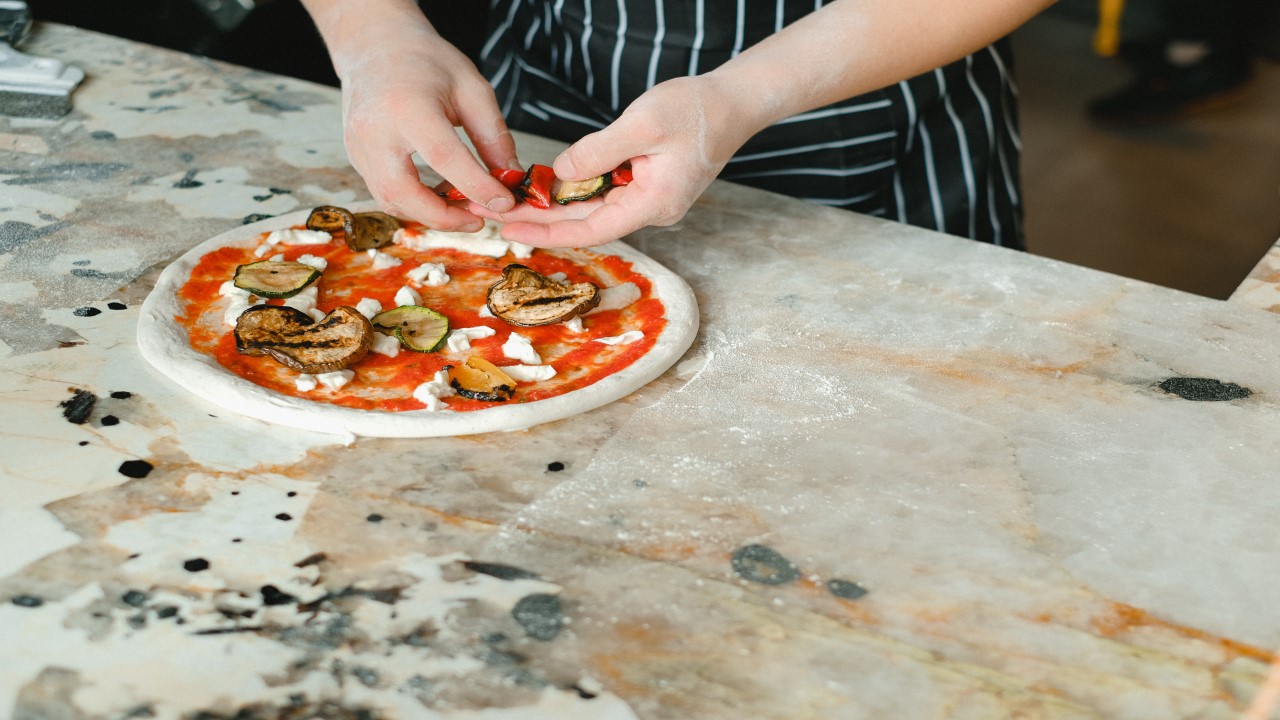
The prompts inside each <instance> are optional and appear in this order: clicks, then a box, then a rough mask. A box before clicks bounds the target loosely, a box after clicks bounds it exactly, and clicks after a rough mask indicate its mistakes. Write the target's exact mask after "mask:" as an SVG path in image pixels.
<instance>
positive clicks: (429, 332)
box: [370, 305, 449, 353]
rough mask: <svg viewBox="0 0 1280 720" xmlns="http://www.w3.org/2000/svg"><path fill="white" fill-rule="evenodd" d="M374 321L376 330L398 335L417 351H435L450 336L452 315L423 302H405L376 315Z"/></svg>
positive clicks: (405, 345)
mask: <svg viewBox="0 0 1280 720" xmlns="http://www.w3.org/2000/svg"><path fill="white" fill-rule="evenodd" d="M370 322H371V323H373V329H374V330H377V331H378V332H380V333H383V334H384V335H395V336H396V337H397V338H398V339H399V340H400V344H401V345H403V346H404V347H406V348H408V349H410V350H413V351H415V352H421V353H429V352H435V351H436V350H439V349H440V348H441V347H442V346H443V345H444V341H445V338H447V337H449V318H447V317H445V316H443V315H441V314H440V313H438V312H436V311H435V310H432V309H431V308H427V307H422V306H421V305H401V306H400V307H398V308H393V309H391V310H387V311H386V312H380V313H378V314H377V315H374V316H373V318H372V319H371V320H370Z"/></svg>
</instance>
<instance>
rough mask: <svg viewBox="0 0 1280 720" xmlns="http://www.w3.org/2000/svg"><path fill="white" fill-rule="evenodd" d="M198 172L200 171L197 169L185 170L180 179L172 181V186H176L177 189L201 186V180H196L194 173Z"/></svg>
mask: <svg viewBox="0 0 1280 720" xmlns="http://www.w3.org/2000/svg"><path fill="white" fill-rule="evenodd" d="M198 172H200V171H199V170H188V171H187V172H186V173H185V174H184V175H183V176H182V179H181V180H179V181H178V182H176V183H174V184H173V187H174V188H176V189H178V190H189V189H191V188H198V187H201V186H203V185H204V183H202V182H200V181H199V180H197V179H196V173H198Z"/></svg>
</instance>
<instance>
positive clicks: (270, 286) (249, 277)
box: [231, 260, 320, 298]
mask: <svg viewBox="0 0 1280 720" xmlns="http://www.w3.org/2000/svg"><path fill="white" fill-rule="evenodd" d="M318 279H320V271H319V270H317V269H315V268H314V267H311V266H310V265H304V264H302V263H300V262H282V261H279V260H263V261H261V262H255V263H249V264H247V265H240V266H239V267H237V268H236V274H235V277H234V278H233V279H232V281H231V284H232V285H235V286H236V287H238V288H240V289H241V290H248V291H249V292H251V293H253V294H254V295H257V296H258V297H265V298H291V297H293V296H294V295H297V294H298V293H300V292H302V290H303V289H304V288H306V287H307V286H308V285H310V284H311V283H313V282H315V281H316V280H318Z"/></svg>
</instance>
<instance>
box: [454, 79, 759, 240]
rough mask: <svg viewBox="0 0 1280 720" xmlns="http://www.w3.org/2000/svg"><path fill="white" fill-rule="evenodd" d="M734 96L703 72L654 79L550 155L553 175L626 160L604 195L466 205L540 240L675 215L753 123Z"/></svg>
mask: <svg viewBox="0 0 1280 720" xmlns="http://www.w3.org/2000/svg"><path fill="white" fill-rule="evenodd" d="M734 107H735V103H734V102H732V101H731V100H730V98H729V96H728V94H727V93H725V92H723V91H722V89H721V88H720V87H719V85H718V83H717V81H716V80H714V79H712V78H711V77H708V76H702V77H688V78H676V79H674V80H669V81H667V82H664V83H661V84H659V85H656V86H654V87H653V88H652V89H650V90H649V91H648V92H646V93H644V94H643V95H641V96H640V97H639V98H637V99H636V101H635V102H634V103H632V104H631V105H630V106H629V107H628V108H627V109H626V111H624V112H623V113H622V115H621V116H620V117H619V118H618V119H617V120H616V121H614V122H613V123H612V124H610V125H609V126H608V127H606V128H604V129H603V130H600V131H597V132H594V133H592V134H590V135H587V136H586V137H584V138H582V139H581V140H579V141H578V142H576V143H574V144H573V145H571V146H570V147H569V148H568V149H566V150H565V151H564V152H563V153H561V155H560V156H559V157H558V158H556V161H555V164H554V165H553V167H554V168H555V171H556V175H557V176H558V177H560V178H562V179H565V180H585V179H588V178H591V177H594V176H597V175H603V174H607V173H609V172H610V171H612V170H613V169H614V168H616V167H618V166H619V165H622V164H623V163H625V162H630V163H631V168H632V173H633V178H634V179H633V180H632V182H631V184H630V185H627V186H625V187H618V188H613V189H611V190H609V191H608V192H606V193H605V194H604V196H603V198H602V199H592V200H588V201H586V202H577V203H569V204H568V205H563V206H555V207H552V208H550V209H539V208H535V207H531V206H528V205H522V204H519V203H517V206H516V207H515V208H514V209H513V210H511V211H508V212H505V213H494V212H492V211H488V210H487V209H486V208H484V207H483V206H480V205H477V204H475V203H472V204H471V207H470V209H471V211H472V212H474V213H475V214H477V215H484V216H486V217H490V218H493V219H495V220H498V221H500V222H503V223H505V226H504V227H503V230H502V236H503V237H504V238H506V239H508V240H513V241H515V242H520V243H524V244H526V245H536V246H540V247H558V246H576V247H584V246H590V245H601V244H603V243H607V242H610V241H612V240H616V239H618V238H620V237H622V236H624V235H627V234H629V233H631V232H634V231H636V230H639V229H640V228H642V227H646V226H649V225H656V226H666V225H672V224H674V223H676V222H678V221H679V220H680V219H681V218H682V217H684V215H685V213H686V212H687V211H688V210H689V208H690V206H692V205H693V203H694V201H695V200H697V199H698V196H700V195H701V194H702V192H703V191H704V190H706V189H707V186H708V185H710V184H711V181H712V180H715V178H716V176H717V175H719V174H720V170H721V169H723V168H724V166H725V163H727V162H728V161H729V158H731V157H733V153H734V152H736V151H737V149H738V148H739V147H741V146H742V144H743V143H745V142H746V141H747V139H748V138H749V137H751V135H752V134H754V132H755V131H756V130H758V128H755V129H752V128H750V127H744V126H749V123H743V122H739V121H738V120H737V119H735V110H734Z"/></svg>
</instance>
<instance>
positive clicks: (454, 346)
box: [445, 325, 497, 352]
mask: <svg viewBox="0 0 1280 720" xmlns="http://www.w3.org/2000/svg"><path fill="white" fill-rule="evenodd" d="M496 334H497V332H496V331H495V330H494V329H493V328H491V327H486V326H484V325H481V326H480V327H470V328H454V329H453V330H450V331H449V337H448V339H446V340H445V345H447V346H448V348H449V351H450V352H464V351H466V350H470V349H471V341H472V340H479V339H480V338H487V337H493V336H494V335H496Z"/></svg>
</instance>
